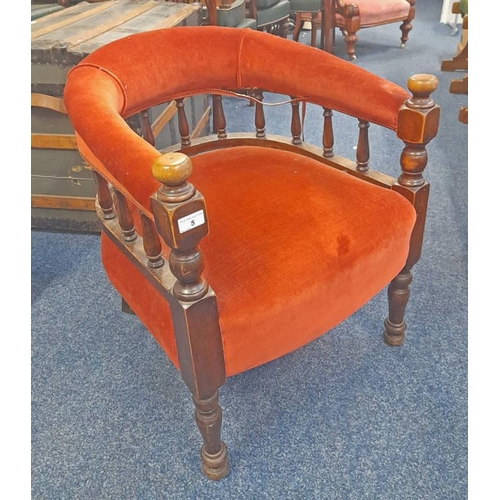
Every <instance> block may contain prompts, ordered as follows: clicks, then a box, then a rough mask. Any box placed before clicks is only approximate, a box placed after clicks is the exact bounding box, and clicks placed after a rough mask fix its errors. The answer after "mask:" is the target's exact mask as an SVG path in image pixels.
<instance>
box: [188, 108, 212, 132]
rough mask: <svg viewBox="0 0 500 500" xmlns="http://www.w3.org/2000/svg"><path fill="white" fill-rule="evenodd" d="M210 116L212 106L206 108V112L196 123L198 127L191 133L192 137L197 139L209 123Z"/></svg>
mask: <svg viewBox="0 0 500 500" xmlns="http://www.w3.org/2000/svg"><path fill="white" fill-rule="evenodd" d="M209 118H210V106H209V107H208V108H207V109H206V111H205V113H203V116H202V117H201V118H200V121H199V122H198V123H197V124H196V127H195V128H194V130H193V132H192V134H191V139H196V138H198V137H199V135H200V134H201V131H202V130H203V128H204V127H205V125H206V124H207V122H208V120H209Z"/></svg>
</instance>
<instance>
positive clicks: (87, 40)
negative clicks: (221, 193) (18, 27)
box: [31, 0, 210, 231]
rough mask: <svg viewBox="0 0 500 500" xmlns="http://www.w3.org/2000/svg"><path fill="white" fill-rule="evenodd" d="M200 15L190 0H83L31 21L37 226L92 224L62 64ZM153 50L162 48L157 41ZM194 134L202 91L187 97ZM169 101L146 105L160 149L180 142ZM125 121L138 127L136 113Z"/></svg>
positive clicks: (199, 132)
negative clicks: (65, 101) (186, 1)
mask: <svg viewBox="0 0 500 500" xmlns="http://www.w3.org/2000/svg"><path fill="white" fill-rule="evenodd" d="M201 21H202V17H201V8H200V6H199V5H196V4H183V3H176V2H166V1H164V0H105V1H102V2H98V3H93V2H92V3H91V2H81V3H78V4H76V5H74V6H72V7H68V8H66V9H62V10H59V11H58V12H55V13H53V14H50V15H47V16H44V17H42V18H40V19H37V20H35V21H33V22H32V25H31V110H32V113H31V132H32V135H31V221H32V227H33V228H37V229H53V230H75V231H98V230H99V224H98V221H97V217H96V215H95V209H94V198H95V188H94V183H93V178H92V173H91V171H90V170H89V168H88V167H87V166H86V165H85V163H84V161H83V159H82V158H81V156H80V155H79V153H78V151H77V149H76V142H75V136H74V130H73V129H72V126H71V124H70V122H69V120H68V118H67V116H66V113H65V109H64V104H63V101H62V95H63V90H64V83H65V81H66V75H67V73H68V71H69V70H70V69H71V68H72V67H73V66H74V65H76V64H77V63H78V62H80V61H81V60H82V59H83V58H84V57H85V56H87V55H88V54H90V53H91V52H93V51H94V50H95V49H97V48H98V47H100V46H102V45H104V44H106V43H109V42H111V41H113V40H117V39H119V38H122V37H124V36H128V35H130V34H132V33H138V32H143V31H149V30H153V29H158V28H164V27H170V26H196V25H200V24H201ZM159 50H162V49H161V48H160V49H159ZM185 109H186V114H187V117H188V119H189V121H190V130H191V131H192V135H193V137H196V136H203V135H207V134H208V133H209V121H210V120H209V115H210V107H209V102H208V99H207V97H205V96H196V97H193V98H189V99H186V100H185ZM175 116H176V107H175V103H168V104H164V105H162V106H156V107H155V108H152V109H151V110H150V111H149V119H150V123H152V124H153V130H154V132H155V135H156V146H157V147H158V148H159V149H161V148H164V147H166V146H170V145H171V144H175V143H177V142H180V137H179V134H178V131H177V126H176V120H175ZM127 122H128V123H129V125H130V126H131V127H132V128H133V129H134V130H136V131H137V132H138V133H140V132H141V122H140V120H139V116H138V115H136V116H132V117H130V118H129V119H128V120H127Z"/></svg>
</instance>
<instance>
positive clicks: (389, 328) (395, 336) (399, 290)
mask: <svg viewBox="0 0 500 500" xmlns="http://www.w3.org/2000/svg"><path fill="white" fill-rule="evenodd" d="M411 281H412V275H411V272H410V271H409V270H408V269H404V270H403V271H401V272H400V273H399V274H398V275H397V276H396V277H395V278H394V279H393V280H392V281H391V283H390V284H389V287H388V288H387V297H388V299H389V315H388V316H387V318H386V320H385V322H384V340H385V341H386V342H387V343H388V344H389V345H394V346H398V345H401V344H402V343H403V342H404V338H405V331H406V323H405V319H404V316H405V310H406V305H407V304H408V300H409V298H410V288H409V287H410V283H411Z"/></svg>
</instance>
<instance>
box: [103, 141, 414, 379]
mask: <svg viewBox="0 0 500 500" xmlns="http://www.w3.org/2000/svg"><path fill="white" fill-rule="evenodd" d="M193 165H194V172H193V174H192V176H191V178H190V180H191V181H192V182H193V184H194V185H195V186H196V187H197V188H198V190H199V191H200V192H201V193H202V194H203V195H204V197H205V199H206V204H207V213H208V219H209V227H210V232H209V234H208V236H207V237H206V238H204V239H203V240H202V243H201V245H200V246H201V249H202V252H203V257H204V261H205V272H204V276H205V277H206V279H207V280H208V282H209V284H210V285H211V287H212V288H213V290H214V291H215V293H216V295H217V298H218V304H219V310H220V325H221V331H222V339H223V347H224V357H225V362H226V372H227V375H228V376H231V375H234V374H236V373H239V372H242V371H244V370H247V369H250V368H252V367H255V366H258V365H261V364H263V363H266V362H268V361H271V360H273V359H275V358H278V357H280V356H282V355H284V354H286V353H288V352H291V351H293V350H295V349H297V348H299V347H300V346H303V345H305V344H306V343H308V342H309V341H311V340H313V339H315V338H316V337H318V336H320V335H321V334H323V333H325V332H327V331H328V330H329V329H331V328H332V327H334V326H335V325H336V324H338V323H339V322H340V321H342V320H343V319H345V318H346V317H347V316H349V315H350V314H351V313H353V312H354V311H355V310H357V309H358V308H359V307H361V306H362V305H363V304H364V303H366V302H367V301H368V300H369V299H370V298H371V297H372V296H373V295H374V294H376V293H377V292H378V291H380V290H381V289H382V288H383V287H384V286H385V285H386V284H387V283H388V282H389V281H390V280H391V279H392V278H393V277H394V276H395V275H396V274H397V273H398V272H399V271H400V270H401V269H402V268H403V266H404V264H405V260H406V258H407V255H408V247H409V239H410V234H411V231H412V228H413V225H414V222H415V210H414V208H413V206H412V205H411V204H410V203H409V202H408V201H407V200H406V199H404V198H403V197H402V196H401V195H399V194H398V193H396V192H394V191H391V190H389V189H386V188H381V187H378V186H374V185H371V184H368V183H366V182H362V181H360V180H358V179H356V178H354V177H352V176H350V175H348V174H346V173H344V172H340V171H337V170H335V169H332V168H330V167H327V166H325V165H323V164H321V163H319V162H317V161H316V160H313V159H308V158H304V157H303V156H298V155H296V154H294V153H291V152H285V151H280V150H273V149H269V148H261V147H254V146H244V147H243V146H242V147H237V148H231V149H229V150H219V151H212V152H209V153H205V154H203V155H199V156H196V157H194V158H193ZM102 258H103V264H104V268H105V270H106V272H107V274H108V277H109V279H110V281H111V282H112V283H113V284H114V286H115V287H116V288H117V289H118V291H119V292H120V293H121V295H122V296H123V298H124V299H125V300H126V302H127V303H129V305H130V306H131V307H132V309H133V310H134V311H135V313H136V314H137V316H138V317H139V318H141V320H142V321H143V322H144V324H145V325H146V327H147V328H148V329H149V330H150V332H151V333H153V335H154V336H155V337H156V339H157V340H158V342H159V344H160V345H161V346H162V347H163V348H164V350H165V351H166V353H167V355H168V356H169V358H170V359H171V360H172V362H173V363H174V364H175V365H176V366H178V361H177V354H176V349H175V341H174V336H173V333H172V326H171V322H170V319H169V316H170V315H169V310H168V305H167V303H166V301H165V300H164V299H163V298H162V297H161V296H160V295H159V293H158V292H157V291H156V290H155V289H154V288H153V287H152V286H151V285H150V284H149V283H148V282H147V281H146V280H145V279H144V278H143V276H142V275H141V273H140V272H139V271H137V270H136V269H135V268H134V267H133V266H132V265H131V264H130V262H129V260H128V259H127V258H126V257H125V256H124V255H123V254H122V253H121V252H120V251H119V250H118V249H117V248H116V246H115V245H114V244H113V243H112V241H111V240H109V239H108V237H107V236H105V235H103V239H102Z"/></svg>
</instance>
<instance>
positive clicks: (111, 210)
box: [93, 170, 116, 220]
mask: <svg viewBox="0 0 500 500" xmlns="http://www.w3.org/2000/svg"><path fill="white" fill-rule="evenodd" d="M93 174H94V182H95V185H96V194H97V203H98V205H99V207H100V208H101V211H102V218H103V219H104V220H111V219H114V218H115V217H116V213H115V207H114V205H113V196H112V195H111V191H110V189H109V186H108V183H107V181H106V180H105V179H104V177H102V175H101V174H99V173H98V172H96V171H95V170H94V171H93Z"/></svg>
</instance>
